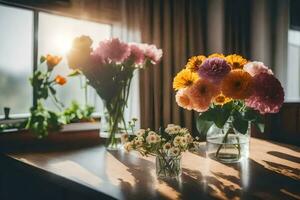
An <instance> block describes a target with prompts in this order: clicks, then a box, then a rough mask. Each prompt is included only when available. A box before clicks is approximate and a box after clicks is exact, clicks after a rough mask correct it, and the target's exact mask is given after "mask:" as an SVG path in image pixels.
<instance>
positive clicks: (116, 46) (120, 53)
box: [92, 38, 130, 63]
mask: <svg viewBox="0 0 300 200" xmlns="http://www.w3.org/2000/svg"><path fill="white" fill-rule="evenodd" d="M92 55H93V57H94V58H95V57H98V59H96V60H101V59H103V60H105V62H115V63H121V62H124V61H125V60H126V59H127V58H128V57H129V55H130V48H129V45H128V44H127V43H124V42H121V41H120V40H119V39H118V38H112V39H110V40H104V41H101V42H100V43H99V46H98V48H96V49H95V50H94V51H93V52H92Z"/></svg>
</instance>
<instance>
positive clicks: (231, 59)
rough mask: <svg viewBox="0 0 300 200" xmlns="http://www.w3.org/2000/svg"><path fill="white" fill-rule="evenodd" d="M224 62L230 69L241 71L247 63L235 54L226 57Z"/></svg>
mask: <svg viewBox="0 0 300 200" xmlns="http://www.w3.org/2000/svg"><path fill="white" fill-rule="evenodd" d="M226 61H227V63H228V64H229V65H230V66H231V68H232V69H243V67H244V65H245V64H246V63H247V62H248V61H247V60H246V59H245V58H243V57H242V56H240V55H237V54H231V55H228V56H226Z"/></svg>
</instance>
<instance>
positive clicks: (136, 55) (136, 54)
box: [130, 43, 145, 65]
mask: <svg viewBox="0 0 300 200" xmlns="http://www.w3.org/2000/svg"><path fill="white" fill-rule="evenodd" d="M130 57H131V58H132V59H133V60H134V63H135V64H137V65H140V64H143V62H144V60H145V55H144V50H143V49H142V48H141V46H140V45H138V44H134V43H132V44H130Z"/></svg>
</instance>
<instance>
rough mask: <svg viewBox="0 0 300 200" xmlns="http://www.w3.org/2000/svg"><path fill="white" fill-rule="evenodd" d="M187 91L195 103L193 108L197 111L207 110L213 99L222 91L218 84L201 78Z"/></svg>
mask: <svg viewBox="0 0 300 200" xmlns="http://www.w3.org/2000/svg"><path fill="white" fill-rule="evenodd" d="M186 92H187V95H188V96H189V97H190V99H191V101H192V103H193V109H194V110H195V111H197V112H205V111H207V110H208V108H209V106H210V103H211V100H212V99H213V98H214V97H215V96H217V95H218V94H219V93H220V89H219V86H218V85H217V84H213V83H212V82H210V81H209V80H206V79H199V80H198V81H196V83H194V84H193V85H192V86H191V87H189V88H188V89H187V91H186Z"/></svg>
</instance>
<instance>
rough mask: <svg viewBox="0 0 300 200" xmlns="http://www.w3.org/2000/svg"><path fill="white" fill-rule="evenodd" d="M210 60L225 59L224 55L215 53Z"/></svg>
mask: <svg viewBox="0 0 300 200" xmlns="http://www.w3.org/2000/svg"><path fill="white" fill-rule="evenodd" d="M208 58H225V56H224V54H222V53H213V54H211V55H210V56H208Z"/></svg>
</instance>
